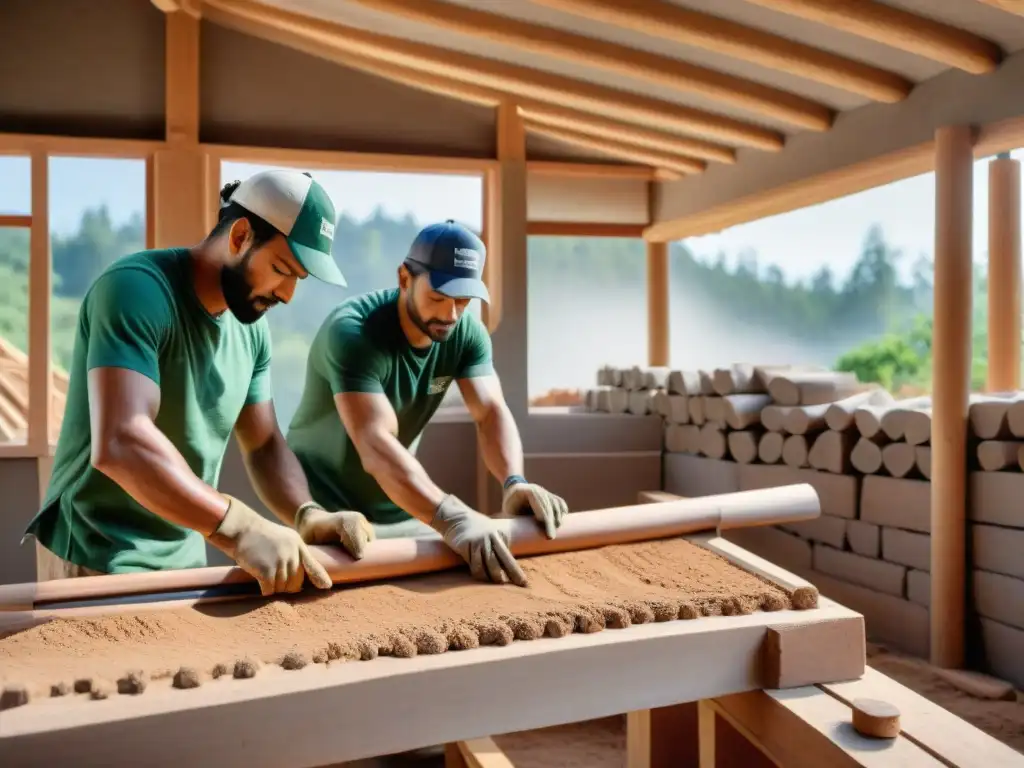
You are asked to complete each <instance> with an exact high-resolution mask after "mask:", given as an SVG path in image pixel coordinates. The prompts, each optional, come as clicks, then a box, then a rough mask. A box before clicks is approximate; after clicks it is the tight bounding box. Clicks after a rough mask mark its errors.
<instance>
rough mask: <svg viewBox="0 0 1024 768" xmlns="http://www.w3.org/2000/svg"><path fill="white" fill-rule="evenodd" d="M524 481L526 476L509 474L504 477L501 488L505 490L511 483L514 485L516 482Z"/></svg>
mask: <svg viewBox="0 0 1024 768" xmlns="http://www.w3.org/2000/svg"><path fill="white" fill-rule="evenodd" d="M525 482H526V478H525V477H523V476H522V475H509V476H508V477H507V478H505V484H504V485H503V486H502V490H506V491H507V490H508V489H509V488H511V487H512V486H513V485H516V484H517V483H525Z"/></svg>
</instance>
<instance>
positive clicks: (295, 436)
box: [288, 289, 494, 524]
mask: <svg viewBox="0 0 1024 768" xmlns="http://www.w3.org/2000/svg"><path fill="white" fill-rule="evenodd" d="M493 372H494V365H493V362H492V359H491V338H490V336H489V335H488V334H487V329H486V328H484V326H483V325H482V324H481V323H480V321H479V320H477V319H476V318H475V317H474V316H472V315H470V314H469V313H464V314H463V315H462V318H461V319H460V320H459V322H458V324H457V325H456V326H455V330H454V331H452V334H451V336H449V337H448V340H447V341H444V342H441V343H435V344H431V345H430V346H429V347H428V348H426V349H416V348H415V347H413V346H412V345H411V344H410V343H409V341H408V339H407V338H406V336H405V334H404V333H403V332H402V327H401V325H400V324H399V320H398V289H390V290H383V291H373V292H371V293H367V294H363V295H361V296H356V297H354V298H352V299H349V300H348V301H345V302H344V303H342V304H341V305H339V306H338V307H336V308H335V309H334V310H333V311H332V312H331V314H330V315H328V316H327V319H326V320H325V321H324V323H323V325H322V326H321V327H320V330H319V331H318V332H317V335H316V338H314V340H313V345H312V347H311V348H310V351H309V360H308V362H307V365H306V386H305V389H304V390H303V393H302V399H301V401H300V402H299V407H298V410H297V411H296V412H295V417H294V418H293V419H292V423H291V426H290V427H289V430H288V444H289V445H290V446H291V448H292V450H293V451H294V452H295V455H296V456H297V457H298V459H299V461H300V462H301V464H302V467H303V469H304V470H305V473H306V479H307V480H308V481H309V489H310V492H311V493H312V495H313V498H314V499H316V501H317V502H318V503H319V504H322V505H323V506H324V507H326V508H327V509H332V510H334V509H354V510H358V511H359V512H362V513H363V514H364V515H366V516H367V518H369V520H370V521H371V522H373V523H378V524H389V523H397V522H401V521H403V520H408V519H409V518H410V515H409V514H408V513H407V512H405V511H403V510H402V509H399V508H398V507H397V506H396V505H395V504H394V503H393V502H392V501H391V499H389V498H388V496H387V494H385V493H384V491H383V489H381V487H380V485H379V484H378V483H377V481H376V480H375V479H374V478H373V477H372V476H371V475H370V474H368V473H367V472H366V471H365V470H364V469H363V465H362V462H361V461H360V458H359V454H358V452H357V451H356V449H355V446H354V445H353V444H352V440H351V439H350V438H349V436H348V434H347V433H346V431H345V426H344V424H343V423H342V421H341V417H340V416H339V415H338V409H337V406H336V405H335V402H334V395H336V394H339V393H341V392H375V393H382V394H384V395H386V396H387V399H388V401H389V402H390V403H391V406H392V407H393V408H394V410H395V413H396V415H397V416H398V435H397V437H398V441H399V442H400V443H401V444H402V445H403V446H405V447H406V448H409V447H410V446H412V445H413V444H414V442H415V441H417V440H418V439H419V436H420V433H421V432H422V431H423V428H424V427H425V426H426V425H427V422H428V421H430V417H431V416H433V415H434V412H435V411H436V410H437V408H438V406H439V405H440V404H441V400H442V399H443V398H444V396H445V393H446V392H447V391H448V387H449V386H451V384H452V381H453V380H456V379H464V378H472V377H476V376H487V375H489V374H492V373H493Z"/></svg>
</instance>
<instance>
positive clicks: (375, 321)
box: [324, 289, 398, 336]
mask: <svg viewBox="0 0 1024 768" xmlns="http://www.w3.org/2000/svg"><path fill="white" fill-rule="evenodd" d="M397 302H398V291H397V290H396V289H383V290H379V291H368V292H366V293H361V294H359V295H358V296H353V297H351V298H349V299H345V301H343V302H341V304H339V305H338V306H336V307H335V308H334V309H333V310H331V312H330V314H329V315H327V319H326V320H325V321H324V328H325V329H326V330H328V332H329V333H330V334H331V335H345V336H353V335H354V336H370V335H373V334H375V333H377V332H379V330H380V329H381V327H382V326H384V325H387V324H388V323H389V321H394V320H395V318H396V317H397V316H396V315H394V313H393V312H391V308H393V307H397Z"/></svg>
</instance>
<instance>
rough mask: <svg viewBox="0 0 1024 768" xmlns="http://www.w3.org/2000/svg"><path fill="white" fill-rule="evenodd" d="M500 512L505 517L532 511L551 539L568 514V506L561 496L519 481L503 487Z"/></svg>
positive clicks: (545, 533)
mask: <svg viewBox="0 0 1024 768" xmlns="http://www.w3.org/2000/svg"><path fill="white" fill-rule="evenodd" d="M501 512H502V514H503V515H505V516H506V517H511V516H512V515H522V514H527V515H528V514H530V513H531V512H532V513H533V516H534V517H535V518H537V522H539V523H540V524H541V526H542V527H543V528H544V535H545V536H547V537H548V538H549V539H553V538H555V531H556V529H557V528H558V526H560V525H561V524H562V520H563V519H564V518H565V516H566V515H567V514H569V506H568V505H567V504H566V503H565V499H563V498H562V497H561V496H555V494H553V493H551V492H550V491H547V490H545V489H544V488H541V487H540V486H539V485H535V484H534V483H527V482H525V481H520V482H517V483H514V484H513V485H510V486H509V487H508V488H506V489H505V493H504V497H503V498H502V500H501Z"/></svg>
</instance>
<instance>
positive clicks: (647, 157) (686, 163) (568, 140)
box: [523, 120, 707, 174]
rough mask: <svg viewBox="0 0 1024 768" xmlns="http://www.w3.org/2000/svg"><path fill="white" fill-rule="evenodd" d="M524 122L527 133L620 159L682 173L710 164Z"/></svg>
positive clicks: (692, 171) (697, 171) (702, 168)
mask: <svg viewBox="0 0 1024 768" xmlns="http://www.w3.org/2000/svg"><path fill="white" fill-rule="evenodd" d="M523 124H524V126H525V127H526V131H527V133H533V134H536V135H537V136H546V137H547V138H549V139H554V140H555V141H560V142H563V143H565V144H571V145H573V146H576V147H581V148H583V149H589V150H593V151H594V152H600V153H602V154H605V155H608V156H609V157H614V158H617V159H619V160H627V161H630V162H634V163H641V164H643V165H650V166H652V167H654V168H665V169H667V170H670V171H675V172H677V173H682V174H692V173H700V172H701V171H703V170H704V169H705V168H706V167H707V164H706V163H704V162H703V161H701V160H694V159H693V158H691V157H681V156H679V155H668V154H665V153H663V152H655V151H653V150H647V151H645V150H642V149H637V148H636V147H630V146H628V145H625V144H621V143H619V142H616V141H610V140H608V139H599V138H595V137H594V136H588V135H587V134H585V133H579V132H577V131H568V130H565V129H563V128H552V127H551V126H548V125H543V124H541V123H535V122H533V121H532V120H524V121H523Z"/></svg>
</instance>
